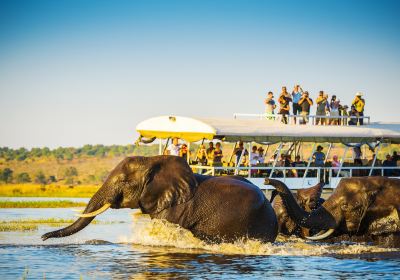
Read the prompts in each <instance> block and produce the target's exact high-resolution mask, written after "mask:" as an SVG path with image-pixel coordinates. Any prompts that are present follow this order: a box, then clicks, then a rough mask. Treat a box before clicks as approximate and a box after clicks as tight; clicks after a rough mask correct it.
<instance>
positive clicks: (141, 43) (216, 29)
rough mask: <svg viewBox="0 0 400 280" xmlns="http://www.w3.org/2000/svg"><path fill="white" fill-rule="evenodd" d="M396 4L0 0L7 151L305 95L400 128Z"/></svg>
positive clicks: (1, 121) (131, 131) (124, 140)
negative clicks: (269, 97)
mask: <svg viewBox="0 0 400 280" xmlns="http://www.w3.org/2000/svg"><path fill="white" fill-rule="evenodd" d="M399 3H400V2H398V1H361V0H359V1H327V0H325V1H324V0H322V1H244V0H243V1H232V0H231V1H222V0H219V1H218V0H217V1H204V0H203V1H183V0H182V1H152V0H143V1H94V0H92V1H91V0H81V1H72V0H69V1H63V0H58V1H39V0H38V1H34V0H31V1H18V0H14V1H5V0H0V104H1V110H0V127H1V132H0V146H10V147H22V146H23V147H27V148H30V147H38V146H39V147H43V146H49V147H58V146H81V145H84V144H128V143H132V142H134V140H135V137H136V133H135V126H136V124H137V123H138V122H140V121H142V120H144V119H146V118H148V117H152V116H158V115H164V114H177V115H185V116H206V117H212V116H221V117H231V116H232V114H233V113H234V112H243V113H262V112H263V110H264V105H263V99H264V97H265V93H266V92H267V91H269V90H272V91H273V92H274V93H275V95H278V93H279V90H280V87H281V86H282V85H286V86H287V87H288V88H289V89H291V88H292V87H293V85H294V84H295V83H300V84H301V85H302V86H303V88H304V89H305V90H308V91H309V92H310V93H311V97H315V96H316V94H317V92H318V91H319V90H321V89H322V90H325V91H326V92H327V93H328V94H330V95H332V94H336V95H337V96H338V97H339V99H341V101H342V103H344V104H349V103H350V102H351V100H352V98H353V96H354V94H355V93H356V92H357V91H362V92H364V95H365V99H366V102H367V105H366V115H371V117H372V120H375V121H391V122H394V121H397V122H400V114H399V113H398V110H399V109H398V107H399V106H398V104H399V102H398V100H399V98H398V97H397V96H398V95H399V94H400V92H399V90H398V85H397V84H398V80H399V77H400V70H399V69H400V47H399V46H400V17H399V16H398V14H399V12H400V4H399Z"/></svg>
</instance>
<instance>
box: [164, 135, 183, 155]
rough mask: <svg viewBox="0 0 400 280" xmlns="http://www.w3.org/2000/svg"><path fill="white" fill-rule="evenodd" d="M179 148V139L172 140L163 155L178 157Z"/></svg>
mask: <svg viewBox="0 0 400 280" xmlns="http://www.w3.org/2000/svg"><path fill="white" fill-rule="evenodd" d="M180 150H181V146H180V145H179V139H178V138H177V137H174V138H172V143H171V144H170V145H169V146H168V148H167V149H166V150H165V154H167V155H171V156H179V155H180V153H179V152H180Z"/></svg>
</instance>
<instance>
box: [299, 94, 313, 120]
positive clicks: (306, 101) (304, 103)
mask: <svg viewBox="0 0 400 280" xmlns="http://www.w3.org/2000/svg"><path fill="white" fill-rule="evenodd" d="M299 105H300V107H301V115H302V116H303V120H302V121H301V122H300V123H301V124H306V123H308V116H309V115H310V107H311V106H312V105H313V100H312V99H311V98H310V96H309V94H308V91H305V92H304V93H303V95H302V97H301V99H300V100H299Z"/></svg>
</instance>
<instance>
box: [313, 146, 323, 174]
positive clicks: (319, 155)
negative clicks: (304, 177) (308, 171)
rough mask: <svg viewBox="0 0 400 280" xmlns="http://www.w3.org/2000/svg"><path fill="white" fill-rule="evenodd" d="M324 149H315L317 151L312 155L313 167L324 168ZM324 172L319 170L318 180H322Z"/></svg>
mask: <svg viewBox="0 0 400 280" xmlns="http://www.w3.org/2000/svg"><path fill="white" fill-rule="evenodd" d="M323 149H324V148H323V147H322V146H318V147H317V151H316V152H315V153H314V154H313V159H314V164H315V167H324V165H325V154H324V153H323V152H322V150H323ZM323 174H324V170H323V169H320V172H319V178H320V180H321V181H323V180H324V176H323Z"/></svg>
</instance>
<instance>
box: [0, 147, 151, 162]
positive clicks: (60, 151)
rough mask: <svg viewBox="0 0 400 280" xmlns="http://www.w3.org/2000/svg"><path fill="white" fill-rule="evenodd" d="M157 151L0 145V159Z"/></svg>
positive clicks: (72, 157) (148, 150) (68, 158)
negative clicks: (28, 147) (15, 147)
mask: <svg viewBox="0 0 400 280" xmlns="http://www.w3.org/2000/svg"><path fill="white" fill-rule="evenodd" d="M157 152H158V145H146V146H143V145H142V146H135V145H112V146H105V145H85V146H83V147H80V148H73V147H69V148H63V147H59V148H56V149H49V148H47V147H44V148H32V149H30V150H28V149H25V148H19V149H11V148H8V147H0V159H4V160H6V161H11V160H17V161H24V160H26V159H30V158H41V157H47V158H50V157H52V158H55V159H58V160H73V159H74V158H82V157H98V158H102V157H107V156H116V157H119V156H128V155H143V156H147V155H154V154H157Z"/></svg>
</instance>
